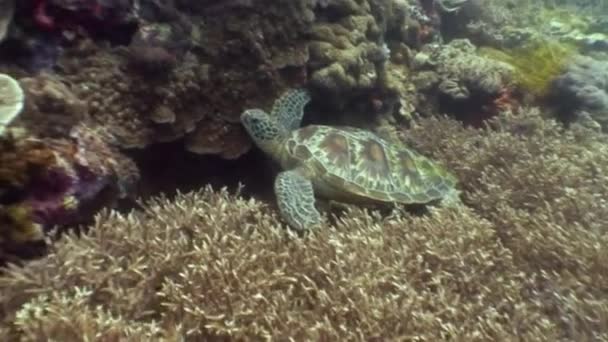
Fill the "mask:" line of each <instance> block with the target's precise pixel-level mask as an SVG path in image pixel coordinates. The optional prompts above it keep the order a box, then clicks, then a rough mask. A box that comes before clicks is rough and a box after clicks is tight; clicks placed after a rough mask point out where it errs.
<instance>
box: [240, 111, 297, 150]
mask: <svg viewBox="0 0 608 342" xmlns="http://www.w3.org/2000/svg"><path fill="white" fill-rule="evenodd" d="M241 122H242V123H243V126H245V129H246V130H247V132H248V133H249V135H250V136H251V138H252V139H253V141H254V142H255V143H256V145H258V146H259V147H260V148H261V149H263V150H268V149H269V148H271V147H273V146H276V144H277V143H278V142H280V141H281V139H282V138H285V137H286V136H287V130H286V129H285V128H284V127H283V126H281V124H279V123H278V122H277V121H276V120H275V119H273V118H272V117H270V115H268V113H266V112H264V111H263V110H261V109H248V110H246V111H244V112H243V114H241Z"/></svg>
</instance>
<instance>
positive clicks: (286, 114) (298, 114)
mask: <svg viewBox="0 0 608 342" xmlns="http://www.w3.org/2000/svg"><path fill="white" fill-rule="evenodd" d="M308 102H310V95H309V94H308V92H307V91H306V90H304V89H292V90H288V91H287V92H286V93H285V94H283V95H282V96H281V97H280V98H278V99H277V100H276V101H275V102H274V105H273V106H272V111H271V113H270V115H271V116H273V117H274V118H275V119H276V120H277V121H278V122H280V123H281V124H282V125H283V127H285V128H286V129H287V130H288V131H292V130H294V129H297V128H299V127H300V123H301V122H302V117H303V116H304V106H306V104H307V103H308Z"/></svg>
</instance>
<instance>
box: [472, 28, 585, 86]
mask: <svg viewBox="0 0 608 342" xmlns="http://www.w3.org/2000/svg"><path fill="white" fill-rule="evenodd" d="M479 52H480V54H481V55H483V56H486V57H488V58H491V59H493V60H496V61H502V62H504V63H507V64H508V65H510V66H512V67H513V69H514V72H513V75H514V80H515V81H516V82H517V84H518V85H519V86H520V87H521V88H522V90H524V91H525V92H526V93H530V94H533V95H535V96H537V97H542V96H546V95H547V94H548V92H549V90H550V87H551V83H552V82H553V80H554V79H555V78H556V77H557V76H559V75H560V74H561V73H562V72H563V71H564V69H565V68H566V66H567V65H568V64H569V63H570V62H571V61H572V58H573V57H574V56H575V55H576V53H577V49H576V47H574V46H572V45H570V44H565V43H558V42H555V41H551V40H544V41H535V42H529V43H528V44H525V45H522V46H519V47H517V48H512V49H502V50H498V49H493V48H481V49H480V50H479Z"/></svg>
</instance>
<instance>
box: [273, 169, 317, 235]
mask: <svg viewBox="0 0 608 342" xmlns="http://www.w3.org/2000/svg"><path fill="white" fill-rule="evenodd" d="M274 192H275V194H276V196H277V204H278V206H279V211H280V212H281V215H282V216H283V218H284V219H285V220H286V221H287V223H289V225H290V226H291V227H293V228H294V229H297V230H305V229H308V228H310V227H311V226H314V225H317V224H319V223H321V214H319V211H317V208H315V196H314V191H313V186H312V182H311V181H310V180H309V179H307V178H306V177H305V176H303V175H302V172H301V170H299V169H294V170H289V171H283V172H281V173H279V175H278V176H277V179H276V180H275V182H274Z"/></svg>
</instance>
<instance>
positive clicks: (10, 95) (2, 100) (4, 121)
mask: <svg viewBox="0 0 608 342" xmlns="http://www.w3.org/2000/svg"><path fill="white" fill-rule="evenodd" d="M23 101H24V95H23V89H21V86H20V85H19V82H17V81H16V80H15V79H14V78H12V77H11V76H9V75H5V74H0V136H2V134H3V133H4V130H5V129H6V126H7V125H8V124H10V123H11V122H12V121H13V120H14V119H15V118H16V117H17V115H19V114H20V113H21V110H22V109H23Z"/></svg>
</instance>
